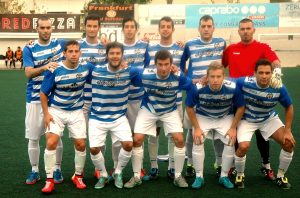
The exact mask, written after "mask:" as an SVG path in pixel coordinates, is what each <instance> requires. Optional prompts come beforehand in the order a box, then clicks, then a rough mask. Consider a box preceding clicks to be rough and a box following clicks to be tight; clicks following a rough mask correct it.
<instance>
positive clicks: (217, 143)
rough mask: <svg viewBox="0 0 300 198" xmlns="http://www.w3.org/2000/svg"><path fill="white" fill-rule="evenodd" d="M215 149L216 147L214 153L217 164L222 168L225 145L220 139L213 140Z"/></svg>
mask: <svg viewBox="0 0 300 198" xmlns="http://www.w3.org/2000/svg"><path fill="white" fill-rule="evenodd" d="M213 147H214V152H215V157H216V164H217V165H218V166H221V164H222V157H223V156H222V155H223V149H224V143H223V142H222V141H221V140H220V139H216V140H213Z"/></svg>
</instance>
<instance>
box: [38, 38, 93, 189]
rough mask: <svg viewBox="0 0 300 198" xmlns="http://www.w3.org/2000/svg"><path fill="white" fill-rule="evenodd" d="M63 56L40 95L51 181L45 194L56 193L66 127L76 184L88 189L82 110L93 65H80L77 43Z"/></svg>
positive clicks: (69, 44)
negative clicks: (60, 147) (58, 150)
mask: <svg viewBox="0 0 300 198" xmlns="http://www.w3.org/2000/svg"><path fill="white" fill-rule="evenodd" d="M63 53H64V56H65V58H66V60H64V61H62V62H61V63H60V65H59V67H58V68H56V69H55V70H54V71H53V73H52V72H50V71H47V73H46V74H45V78H44V81H43V83H42V87H41V93H40V97H41V104H42V109H43V113H44V123H45V128H46V149H45V153H44V161H45V170H46V175H47V181H46V185H45V187H44V188H43V189H42V192H43V193H51V192H52V191H53V190H54V180H53V172H54V168H55V161H56V160H55V159H56V157H55V156H56V147H57V144H58V141H59V140H60V137H61V136H62V135H63V131H64V128H65V126H67V127H68V129H69V134H70V135H69V136H70V137H72V138H73V139H74V148H75V174H74V176H73V177H72V180H73V183H74V184H75V185H76V187H77V188H79V189H84V188H86V185H85V184H84V183H83V181H82V179H83V169H84V165H85V158H86V150H85V139H86V123H85V118H84V115H83V110H82V106H83V98H82V95H83V88H84V84H85V82H86V80H87V78H88V75H89V73H90V69H91V66H92V65H89V64H87V65H80V64H78V62H79V57H80V55H81V53H80V45H79V43H78V42H77V41H69V42H67V43H66V45H65V48H64V52H63Z"/></svg>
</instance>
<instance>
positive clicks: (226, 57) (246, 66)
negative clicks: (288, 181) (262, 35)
mask: <svg viewBox="0 0 300 198" xmlns="http://www.w3.org/2000/svg"><path fill="white" fill-rule="evenodd" d="M254 33H255V28H254V23H253V21H252V20H251V19H248V18H245V19H242V20H241V21H240V22H239V28H238V34H239V36H240V38H241V41H240V42H238V43H236V44H232V45H230V46H229V47H228V48H227V49H226V50H225V51H224V53H223V58H222V63H223V65H224V66H225V67H228V68H229V76H230V77H232V78H238V77H243V76H253V75H254V68H255V63H256V62H257V61H258V60H259V59H261V58H266V59H268V60H269V61H270V62H271V63H272V67H273V69H274V70H273V76H272V79H271V83H270V86H273V87H274V88H278V87H280V86H282V83H281V69H280V61H279V59H278V57H277V55H276V54H275V52H274V51H273V50H272V49H271V48H270V46H269V45H267V44H265V43H261V42H258V41H256V40H255V39H254V38H253V36H254ZM255 134H256V142H257V148H258V149H259V152H260V155H261V158H262V166H261V172H262V173H263V175H264V176H265V178H266V179H268V180H275V177H274V172H273V170H272V169H271V165H270V159H269V157H270V155H269V150H270V146H269V141H265V140H264V138H263V137H262V136H261V134H260V133H257V132H256V133H255Z"/></svg>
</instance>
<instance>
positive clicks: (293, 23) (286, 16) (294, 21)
mask: <svg viewBox="0 0 300 198" xmlns="http://www.w3.org/2000/svg"><path fill="white" fill-rule="evenodd" d="M279 16H280V17H279V27H300V3H281V4H280V12H279Z"/></svg>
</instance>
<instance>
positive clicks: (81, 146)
mask: <svg viewBox="0 0 300 198" xmlns="http://www.w3.org/2000/svg"><path fill="white" fill-rule="evenodd" d="M75 149H76V150H77V151H81V152H82V151H84V150H85V141H84V140H82V141H77V142H76V143H75Z"/></svg>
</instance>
